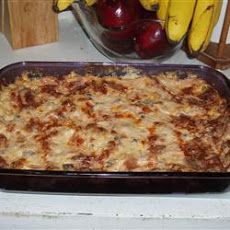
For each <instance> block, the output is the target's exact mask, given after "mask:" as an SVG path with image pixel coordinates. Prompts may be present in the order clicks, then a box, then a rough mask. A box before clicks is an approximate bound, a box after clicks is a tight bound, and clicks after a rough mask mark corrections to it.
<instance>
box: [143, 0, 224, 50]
mask: <svg viewBox="0 0 230 230" xmlns="http://www.w3.org/2000/svg"><path fill="white" fill-rule="evenodd" d="M140 2H142V1H141V0H140ZM145 2H148V3H149V4H150V5H149V6H146V7H145V8H146V9H150V8H151V3H150V2H153V1H145ZM154 4H158V11H157V17H158V19H160V20H162V21H164V22H165V23H164V27H165V30H166V33H167V37H168V40H169V41H171V42H173V43H177V42H180V41H181V40H182V39H183V38H184V36H185V35H186V34H188V47H189V51H190V53H192V54H194V53H198V52H202V51H204V50H205V49H206V48H207V46H208V44H209V42H210V38H211V35H212V32H213V29H214V27H215V25H216V24H217V22H218V19H219V16H220V12H221V8H222V4H223V0H157V1H154Z"/></svg>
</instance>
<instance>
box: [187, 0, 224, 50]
mask: <svg viewBox="0 0 230 230" xmlns="http://www.w3.org/2000/svg"><path fill="white" fill-rule="evenodd" d="M222 3H223V1H222V0H205V1H204V0H197V5H196V9H195V13H194V17H193V21H192V25H191V29H190V32H189V36H188V48H189V51H190V53H197V52H202V51H204V50H205V49H206V48H207V46H208V44H209V42H210V38H211V35H212V32H213V29H214V27H215V25H216V23H217V22H218V19H219V16H220V11H221V7H222Z"/></svg>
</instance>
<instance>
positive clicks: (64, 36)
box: [0, 12, 230, 229]
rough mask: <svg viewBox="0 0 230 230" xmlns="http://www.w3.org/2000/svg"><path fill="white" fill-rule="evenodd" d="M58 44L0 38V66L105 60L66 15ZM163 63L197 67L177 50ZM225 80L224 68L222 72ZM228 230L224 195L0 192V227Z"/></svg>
mask: <svg viewBox="0 0 230 230" xmlns="http://www.w3.org/2000/svg"><path fill="white" fill-rule="evenodd" d="M60 22H61V23H60V41H59V42H57V43H53V44H48V45H44V46H39V47H32V48H26V49H21V50H15V51H13V50H11V48H10V46H9V45H8V43H7V41H6V39H5V38H4V37H3V35H1V34H0V68H2V67H3V66H5V65H7V64H11V63H13V62H18V61H26V60H29V61H108V59H107V58H105V57H104V56H103V55H101V54H99V53H98V51H97V50H96V49H95V48H94V47H93V46H92V45H91V43H90V42H89V41H88V40H87V38H86V36H85V35H84V34H83V32H82V30H81V28H80V27H79V26H78V24H77V22H76V21H75V19H74V18H73V16H72V14H71V13H68V12H67V13H63V14H61V15H60ZM166 63H178V64H200V62H198V61H197V60H195V59H194V60H189V59H188V58H187V57H186V55H185V54H184V53H183V52H182V51H180V52H178V54H176V55H175V56H174V57H173V58H171V59H169V60H168V61H166ZM224 73H225V74H226V75H227V76H228V77H230V70H227V71H224ZM70 228H72V229H144V228H145V229H153V228H157V229H230V191H227V192H224V193H221V194H197V195H154V196H146V195H145V196H93V195H91V196H90V195H87V196H86V195H79V194H72V195H60V194H58V195H57V194H26V193H17V192H14V193H12V192H6V191H0V229H70Z"/></svg>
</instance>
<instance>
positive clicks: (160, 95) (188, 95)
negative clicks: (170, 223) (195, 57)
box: [0, 73, 230, 172]
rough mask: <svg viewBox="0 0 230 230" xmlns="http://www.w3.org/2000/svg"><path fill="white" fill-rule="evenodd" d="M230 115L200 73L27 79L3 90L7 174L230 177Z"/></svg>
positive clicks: (0, 148) (0, 111)
mask: <svg viewBox="0 0 230 230" xmlns="http://www.w3.org/2000/svg"><path fill="white" fill-rule="evenodd" d="M229 114H230V110H229V105H228V104H227V101H226V100H225V99H224V98H221V96H220V95H219V94H218V92H217V91H216V90H215V89H214V88H213V87H212V86H210V85H209V84H207V83H206V82H205V81H204V80H201V79H200V78H199V77H197V76H195V75H193V74H188V77H186V78H183V79H182V78H180V77H178V76H177V75H176V73H164V74H159V75H158V76H154V77H148V76H141V77H138V76H133V75H132V76H131V75H129V74H127V76H125V77H123V78H118V77H116V76H111V77H103V78H99V77H96V76H84V77H82V76H78V75H77V74H75V73H71V74H69V75H67V76H63V77H61V78H55V77H53V76H45V77H43V78H34V79H30V78H28V76H27V74H23V75H22V76H21V77H19V78H17V80H16V81H15V82H14V83H12V84H9V85H7V86H3V85H2V86H1V87H0V168H10V169H33V170H67V171H106V172H109V171H179V172H211V171H214V172H229V171H230V122H229V120H230V116H229Z"/></svg>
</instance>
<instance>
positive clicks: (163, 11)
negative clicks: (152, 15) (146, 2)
mask: <svg viewBox="0 0 230 230" xmlns="http://www.w3.org/2000/svg"><path fill="white" fill-rule="evenodd" d="M168 3H169V0H159V10H158V11H157V18H158V19H160V20H162V21H165V20H166V18H167V15H168Z"/></svg>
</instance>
